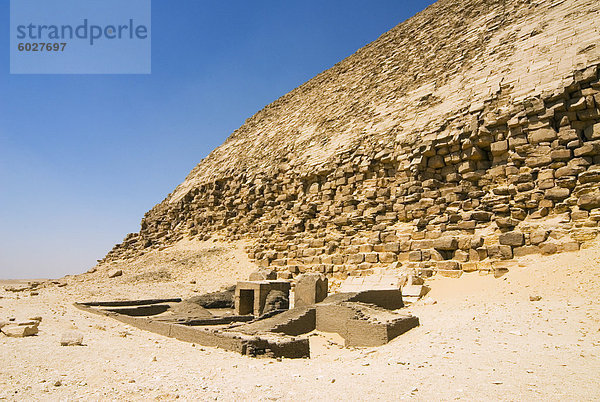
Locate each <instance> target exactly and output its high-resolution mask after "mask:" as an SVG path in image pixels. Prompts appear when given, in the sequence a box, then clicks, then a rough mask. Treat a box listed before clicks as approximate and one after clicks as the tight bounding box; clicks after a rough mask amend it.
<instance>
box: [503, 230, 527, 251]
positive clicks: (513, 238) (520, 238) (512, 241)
mask: <svg viewBox="0 0 600 402" xmlns="http://www.w3.org/2000/svg"><path fill="white" fill-rule="evenodd" d="M499 242H500V244H502V245H506V246H513V247H518V246H522V245H523V244H525V236H524V235H523V233H521V232H507V233H502V234H501V235H500V237H499Z"/></svg>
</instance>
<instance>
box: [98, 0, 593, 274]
mask: <svg viewBox="0 0 600 402" xmlns="http://www.w3.org/2000/svg"><path fill="white" fill-rule="evenodd" d="M599 10H600V5H599V4H598V3H597V2H595V1H542V0H540V1H486V2H482V1H473V0H471V1H465V2H457V1H449V0H442V1H439V2H438V3H436V4H434V5H433V6H431V7H430V8H428V9H427V10H425V11H423V12H422V13H420V14H418V15H417V16H415V17H414V18H412V19H410V20H408V21H406V22H405V23H402V24H400V25H399V26H397V27H396V28H394V29H393V30H392V31H390V32H388V33H386V34H385V35H383V36H382V37H381V38H380V39H378V40H377V41H375V42H373V43H372V44H370V45H368V46H366V47H365V48H363V49H361V50H359V51H358V52H357V53H356V54H355V55H353V56H351V57H349V58H348V59H346V60H344V61H343V62H341V63H339V64H337V65H336V66H334V67H333V68H332V69H331V70H328V71H326V72H324V73H322V74H321V75H319V76H317V77H315V78H314V79H313V80H311V81H309V82H308V83H306V84H305V85H303V86H301V87H299V88H298V89H296V90H294V91H292V92H291V93H289V94H287V95H285V96H284V97H282V98H281V99H279V100H278V101H276V102H275V103H273V104H272V105H269V106H268V107H266V108H265V109H264V110H262V111H261V112H259V113H257V114H256V115H255V116H254V117H252V118H251V119H249V120H248V121H247V122H246V124H245V125H244V126H242V127H241V128H240V129H238V130H237V131H236V132H235V133H234V134H233V135H232V136H231V137H230V138H229V139H228V140H227V141H226V142H225V144H223V145H222V146H221V147H219V148H218V149H216V150H215V151H214V152H213V153H212V154H211V155H210V156H209V157H208V158H206V159H205V160H204V161H202V163H200V164H199V165H198V167H196V168H195V169H194V170H193V171H192V172H191V173H190V175H189V176H188V178H187V179H186V181H185V182H184V183H183V184H181V185H180V186H178V187H177V189H176V190H175V191H174V192H173V193H172V194H170V195H169V196H168V197H167V199H166V200H165V201H163V202H162V203H161V204H159V205H157V206H156V207H154V208H153V209H152V210H151V211H150V212H148V213H147V214H146V216H145V217H144V219H143V220H142V224H141V231H140V232H139V233H135V234H130V235H128V236H127V237H126V238H125V240H124V241H123V243H121V244H118V245H117V246H116V247H115V248H114V249H113V250H112V251H111V252H110V253H109V254H108V255H107V257H106V258H105V260H104V262H107V261H114V260H119V259H125V260H126V259H134V258H136V257H138V256H139V255H140V254H142V253H144V252H146V251H147V250H152V249H156V248H160V247H163V246H165V245H168V244H172V243H174V242H176V241H178V240H180V239H183V238H185V237H197V238H202V239H208V238H211V237H213V238H214V237H219V238H225V239H247V240H249V241H250V242H251V245H250V246H249V247H248V249H247V252H248V254H249V256H250V257H251V258H253V259H254V260H255V261H256V263H257V264H258V265H259V266H261V267H270V268H275V269H277V270H279V271H285V272H291V273H292V274H297V273H301V272H307V271H318V272H322V273H326V274H329V275H333V276H335V277H341V278H343V277H346V276H347V275H361V274H368V273H371V272H372V270H373V269H374V268H390V267H391V268H397V267H398V266H400V265H402V266H403V267H405V268H410V269H414V270H416V271H418V272H420V273H422V274H430V273H433V272H438V273H441V274H445V275H451V276H459V275H460V273H461V272H463V271H475V270H484V271H487V270H492V269H494V265H493V262H494V261H499V260H507V259H511V258H513V257H515V256H522V255H526V254H531V253H542V254H552V253H556V252H561V251H572V250H577V249H579V247H581V245H582V244H584V243H585V242H587V241H590V240H593V239H594V238H595V237H596V236H597V234H598V232H599V229H598V222H599V221H600V82H599V75H598V63H600V48H599V47H598V46H597V43H598V40H599V39H600V18H598V17H599V15H600V14H599V12H600V11H599Z"/></svg>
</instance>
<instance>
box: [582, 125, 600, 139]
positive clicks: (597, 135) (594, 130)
mask: <svg viewBox="0 0 600 402" xmlns="http://www.w3.org/2000/svg"><path fill="white" fill-rule="evenodd" d="M584 135H585V137H586V138H587V139H588V140H600V123H596V124H594V125H592V126H589V127H587V128H586V129H585V130H584Z"/></svg>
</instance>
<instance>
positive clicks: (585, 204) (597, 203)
mask: <svg viewBox="0 0 600 402" xmlns="http://www.w3.org/2000/svg"><path fill="white" fill-rule="evenodd" d="M577 205H578V206H579V208H581V209H585V210H588V211H589V210H591V209H595V208H600V191H594V192H591V193H587V194H582V195H580V196H579V199H578V200H577Z"/></svg>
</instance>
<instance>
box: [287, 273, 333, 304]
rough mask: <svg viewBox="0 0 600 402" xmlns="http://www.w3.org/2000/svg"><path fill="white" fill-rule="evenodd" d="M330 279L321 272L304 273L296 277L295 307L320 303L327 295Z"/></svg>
mask: <svg viewBox="0 0 600 402" xmlns="http://www.w3.org/2000/svg"><path fill="white" fill-rule="evenodd" d="M327 293H328V280H327V277H325V275H321V274H303V275H300V276H299V277H298V278H297V279H296V288H295V290H294V307H302V306H308V305H311V304H315V303H319V302H321V301H323V300H325V298H326V297H327Z"/></svg>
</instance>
